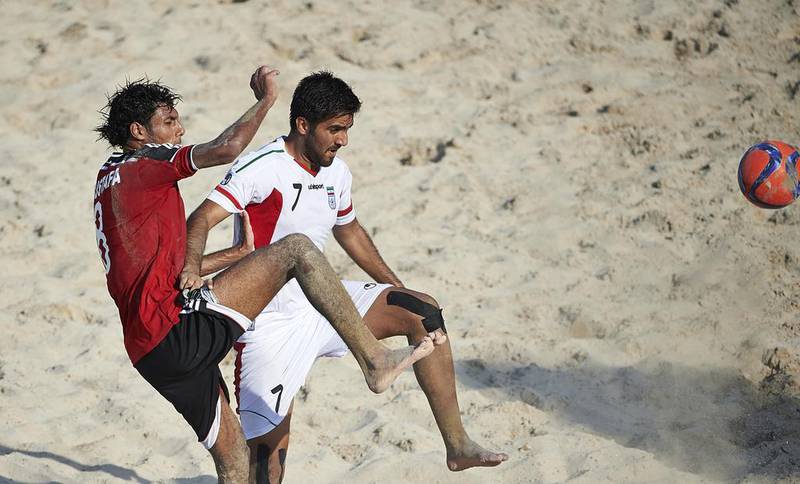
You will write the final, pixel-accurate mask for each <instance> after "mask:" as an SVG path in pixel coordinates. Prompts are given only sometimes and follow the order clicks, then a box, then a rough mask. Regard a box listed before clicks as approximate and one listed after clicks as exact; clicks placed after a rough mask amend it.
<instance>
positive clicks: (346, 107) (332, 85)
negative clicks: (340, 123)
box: [289, 71, 361, 131]
mask: <svg viewBox="0 0 800 484" xmlns="http://www.w3.org/2000/svg"><path fill="white" fill-rule="evenodd" d="M359 109H361V100H360V99H358V96H356V95H355V93H353V90H352V89H350V86H348V85H347V83H346V82H344V81H343V80H341V79H339V78H338V77H336V76H334V75H333V74H331V73H330V72H327V71H320V72H315V73H313V74H311V75H309V76H306V77H304V78H303V80H301V81H300V83H299V84H298V85H297V88H295V90H294V95H293V96H292V106H291V109H290V111H289V124H290V129H291V131H294V130H295V129H296V128H295V126H296V125H295V122H296V121H297V118H298V117H303V118H305V119H306V120H307V121H308V122H309V123H310V124H311V126H312V127H314V126H316V125H317V123H319V122H320V121H324V120H326V119H330V118H333V117H336V116H341V115H342V114H355V113H357V112H358V110H359Z"/></svg>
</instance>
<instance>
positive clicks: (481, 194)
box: [0, 0, 800, 484]
mask: <svg viewBox="0 0 800 484" xmlns="http://www.w3.org/2000/svg"><path fill="white" fill-rule="evenodd" d="M2 6H3V17H4V18H5V21H4V27H3V29H2V31H0V66H1V67H2V68H1V69H0V106H2V107H0V109H1V111H0V136H2V143H0V267H2V269H3V273H4V274H3V279H4V282H3V284H0V307H2V309H3V310H2V314H3V316H2V325H0V327H2V329H3V336H2V338H0V416H1V417H0V481H5V482H194V483H210V482H216V477H215V473H214V466H213V463H212V461H211V459H210V457H209V456H208V454H207V453H206V451H205V450H204V449H203V448H202V447H201V446H200V445H199V444H198V443H197V442H196V441H195V436H194V434H193V432H192V431H191V429H190V428H189V427H188V426H187V425H186V424H185V423H184V422H183V420H182V419H181V418H180V416H179V415H178V414H176V413H175V412H174V410H173V409H172V407H171V406H170V405H169V403H167V402H166V401H165V400H163V399H162V398H161V397H160V396H159V395H157V393H156V392H155V391H154V390H153V389H152V388H150V387H149V386H148V385H147V383H146V382H145V381H144V380H143V379H142V378H141V377H140V376H139V375H138V374H137V372H136V371H135V370H134V369H133V367H132V366H131V365H130V362H129V360H128V359H127V356H126V354H125V351H124V348H123V345H122V331H121V325H120V323H119V320H118V316H117V311H116V308H115V306H114V304H113V302H112V300H111V298H110V297H109V296H108V293H107V290H106V287H105V278H104V274H103V270H102V267H101V264H100V262H99V260H98V254H97V249H96V245H95V239H94V233H93V232H92V226H93V220H92V206H91V202H92V197H91V194H92V192H93V189H94V183H95V176H96V173H97V170H98V167H99V166H100V165H101V164H102V163H103V162H104V161H105V158H106V157H107V156H108V153H109V152H110V150H108V149H107V147H106V146H105V145H104V144H103V143H101V142H96V141H95V140H96V135H95V133H93V132H92V129H93V128H94V127H95V126H96V125H97V124H98V123H99V122H100V115H99V114H98V112H97V111H98V110H99V109H100V108H101V107H102V106H103V104H104V102H105V94H106V93H109V92H112V91H113V90H114V88H115V86H116V85H118V84H120V83H122V82H124V81H125V80H126V79H136V78H140V77H142V76H145V75H146V76H149V77H150V78H153V79H161V81H162V82H164V83H165V84H167V85H169V86H170V87H172V88H174V89H175V90H176V91H177V92H179V93H181V94H182V95H183V102H182V103H181V104H180V105H179V110H180V112H181V114H182V116H183V120H184V124H185V127H186V129H187V134H186V136H185V137H184V142H185V143H195V142H203V141H207V140H209V139H211V138H213V137H214V136H216V135H217V134H218V133H219V132H220V131H221V130H222V129H223V128H224V127H226V126H227V125H228V124H230V123H231V122H232V121H234V120H235V119H236V117H237V116H238V115H239V114H240V113H241V112H243V111H244V110H245V109H246V108H247V107H248V106H249V105H250V104H251V103H252V101H253V99H252V93H251V92H250V91H249V89H248V81H249V76H250V74H251V73H252V71H253V69H254V68H255V67H256V66H257V65H259V64H262V63H266V64H270V65H274V66H276V67H278V68H280V69H281V75H280V78H279V82H280V86H281V93H280V97H279V99H278V101H277V103H276V105H275V107H274V109H273V110H272V111H271V112H270V114H269V116H268V119H267V120H266V121H265V122H264V125H263V126H262V128H261V130H260V132H259V134H258V135H257V136H256V139H255V140H254V141H253V144H252V146H251V148H255V147H257V146H260V145H261V144H263V143H265V142H266V141H268V140H269V139H271V137H274V136H276V135H280V134H285V133H286V132H287V131H288V105H289V101H290V99H291V93H292V90H293V89H294V86H295V85H296V83H297V82H298V81H299V80H300V79H301V78H302V77H303V76H305V75H307V74H308V73H310V72H313V71H316V70H320V69H329V70H331V71H333V72H334V73H335V74H337V75H338V76H340V77H342V78H343V79H345V80H346V81H348V82H349V83H350V84H351V85H352V86H353V88H354V90H355V91H356V93H357V94H358V95H359V96H360V98H361V99H362V101H363V108H362V112H361V113H360V114H358V116H357V117H356V123H355V127H354V128H353V129H352V130H351V132H350V144H349V146H347V147H346V148H345V149H344V150H343V151H341V152H340V156H341V157H342V158H344V159H345V160H346V161H347V162H348V164H349V166H350V168H351V169H352V171H353V174H354V189H353V197H354V201H355V208H356V210H357V213H358V218H359V220H360V221H361V223H362V224H363V225H364V226H366V227H368V229H369V230H370V233H371V234H372V235H373V238H374V240H375V242H376V244H377V246H378V247H379V249H380V250H381V253H382V254H383V257H384V258H385V259H386V260H387V262H388V263H389V264H390V266H392V267H393V268H394V269H395V271H396V272H397V273H398V275H399V276H400V277H401V279H403V280H404V282H405V283H406V284H407V285H408V286H409V287H412V288H415V289H418V290H420V291H424V292H427V293H430V294H431V295H433V296H434V297H435V298H437V300H438V301H439V302H440V304H441V305H442V306H443V307H444V308H445V313H444V314H445V316H446V319H447V327H448V329H449V331H450V337H451V343H452V346H453V352H454V356H455V360H456V361H455V365H456V372H457V378H458V392H459V401H460V405H461V409H462V414H463V419H464V423H465V426H466V428H467V430H468V432H469V433H470V435H471V436H472V437H473V439H475V440H476V441H478V442H480V443H482V444H484V445H485V446H487V447H489V448H491V449H496V450H502V451H506V452H508V453H509V455H510V458H509V461H508V462H506V463H504V464H503V465H501V466H499V467H497V468H493V469H476V470H469V471H466V472H463V473H458V474H454V473H451V472H449V471H448V470H447V468H446V466H445V451H444V446H443V444H442V441H441V438H440V436H439V434H438V431H437V429H436V426H435V424H434V422H433V419H432V417H431V414H430V411H429V409H428V406H427V402H426V400H425V396H424V394H423V393H422V391H421V390H420V389H419V386H418V385H417V383H416V381H415V379H414V376H413V374H412V373H411V372H408V373H407V374H404V375H403V376H402V377H401V378H400V379H399V381H398V382H397V383H396V384H395V385H394V386H393V387H392V388H391V389H390V390H389V391H387V392H386V393H385V394H382V395H373V394H371V393H369V391H368V390H367V388H366V386H365V385H364V383H363V380H362V379H361V376H360V374H359V371H358V368H357V366H356V364H355V362H354V360H353V359H352V357H349V356H348V357H346V358H343V359H335V360H323V361H320V362H318V363H317V364H316V365H315V368H314V369H313V371H312V373H311V375H310V377H309V379H308V381H307V384H306V386H305V388H304V390H303V391H302V392H301V393H300V394H299V395H298V398H296V399H295V403H294V405H295V406H294V418H293V422H292V442H291V446H290V449H289V454H288V464H287V465H288V468H287V471H286V480H285V482H289V483H292V482H297V483H300V482H315V483H319V484H321V483H327V482H332V483H333V482H344V481H347V482H359V483H362V482H363V483H368V482H380V483H393V482H403V483H409V482H418V483H423V482H425V483H488V482H498V483H527V482H547V483H554V482H566V481H570V482H582V483H597V482H614V483H625V482H631V483H632V482H681V483H687V482H732V481H733V482H738V481H744V482H753V483H762V482H763V483H767V482H775V481H785V482H796V481H800V400H798V395H800V393H799V392H798V384H797V380H796V378H798V377H800V376H799V375H800V362H799V360H798V354H800V346H799V344H800V323H798V317H797V310H798V303H796V302H795V300H797V299H798V295H799V294H800V247H799V246H798V244H797V240H798V233H799V231H800V212H798V210H800V208H798V207H789V208H786V209H783V210H779V211H766V210H761V209H758V208H756V207H754V206H752V205H750V204H749V203H748V202H746V201H745V199H744V198H743V197H742V196H741V194H740V193H739V189H738V186H737V181H736V167H737V163H738V160H739V157H740V156H741V154H742V153H743V152H744V150H745V149H746V148H747V147H748V146H749V145H751V144H753V143H755V142H757V141H760V140H763V139H780V140H784V141H787V142H789V143H793V144H797V143H800V4H798V2H793V1H791V0H789V1H784V0H780V1H778V0H768V1H760V2H757V1H754V0H741V1H740V0H725V1H716V0H715V1H712V0H703V1H691V0H687V1H682V2H655V1H647V0H642V1H621V0H617V1H600V2H581V1H576V0H570V1H561V2H559V1H536V2H533V1H531V2H526V1H511V2H503V1H494V0H477V1H466V0H458V1H455V0H454V1H447V2H434V1H429V0H416V1H410V2H391V3H390V2H385V3H384V2H375V1H367V2H356V1H351V0H347V1H342V2H319V1H313V0H309V1H305V2H290V1H277V2H267V1H256V0H250V1H246V2H242V3H230V2H199V1H197V2H170V5H168V4H167V3H166V2H156V1H131V2H112V1H101V0H96V1H89V0H87V1H82V2H77V1H75V2H73V1H47V2H45V1H40V0H32V1H28V2H11V1H6V2H2ZM224 172H225V168H224V167H220V168H216V169H210V170H206V171H204V172H202V173H199V174H198V175H196V176H194V177H193V178H191V179H190V180H187V181H184V182H181V191H182V193H183V196H184V199H185V201H186V206H187V209H188V210H191V209H193V208H194V207H196V206H197V205H198V204H199V203H200V201H202V200H203V198H204V197H205V195H206V194H207V193H208V192H209V190H210V189H211V188H212V187H213V186H214V185H215V184H216V183H217V182H218V181H219V180H220V179H221V178H222V176H223V174H224ZM230 231H231V226H230V222H226V223H225V224H223V225H222V226H221V227H220V228H218V229H215V230H214V231H213V233H212V237H211V242H210V246H211V248H222V247H225V246H226V244H227V243H228V242H229V240H230ZM335 245H336V244H335V243H333V244H331V245H330V246H329V248H328V251H327V254H328V256H329V259H330V260H331V262H332V264H333V265H334V267H335V268H336V269H337V270H338V271H339V272H340V274H341V275H342V277H343V278H350V279H363V278H365V277H366V276H365V275H364V274H363V273H362V272H361V271H360V270H359V269H358V268H357V267H356V266H355V265H354V264H353V263H352V262H350V261H349V260H348V259H347V257H346V256H345V255H344V253H343V252H342V251H341V250H340V249H339V248H338V247H335ZM398 344H399V342H398ZM223 371H224V374H225V375H226V379H227V380H228V383H229V384H232V376H231V375H232V358H229V359H228V360H226V362H225V365H224V368H223Z"/></svg>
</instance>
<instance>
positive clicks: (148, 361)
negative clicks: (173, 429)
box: [134, 310, 244, 442]
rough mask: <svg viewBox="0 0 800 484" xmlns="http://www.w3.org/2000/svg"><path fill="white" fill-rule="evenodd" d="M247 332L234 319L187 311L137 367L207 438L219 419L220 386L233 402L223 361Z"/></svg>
mask: <svg viewBox="0 0 800 484" xmlns="http://www.w3.org/2000/svg"><path fill="white" fill-rule="evenodd" d="M243 332H244V330H243V329H242V327H241V326H239V325H238V324H236V323H235V322H234V321H232V320H230V319H228V318H227V317H225V316H223V315H221V314H218V313H215V312H213V311H210V310H207V311H204V312H199V311H194V312H191V313H185V314H181V315H180V321H179V322H178V324H176V325H175V326H173V327H172V329H171V330H170V332H169V333H167V336H166V337H165V338H164V339H163V340H162V341H161V343H159V344H158V346H156V347H155V348H153V350H152V351H151V352H150V353H148V354H146V355H145V356H144V357H143V358H142V359H141V360H139V361H138V362H137V363H136V365H134V367H135V368H136V370H137V371H138V372H139V374H141V375H142V376H143V377H144V379H145V380H147V382H148V383H150V385H152V386H153V388H155V389H156V390H158V393H160V394H161V395H162V396H163V397H164V398H166V399H167V400H168V401H169V402H170V403H171V404H172V405H173V406H174V407H175V410H177V411H178V413H180V414H181V415H183V418H184V419H186V421H187V422H188V423H189V425H190V426H191V427H192V428H193V429H194V431H195V433H196V434H197V438H198V440H200V441H201V442H202V441H203V440H205V439H206V436H208V433H209V431H210V430H211V426H212V425H213V423H214V418H215V417H216V409H217V401H218V399H219V390H220V388H222V391H223V392H224V394H225V398H226V399H228V400H230V397H229V396H228V388H227V387H226V386H225V381H224V380H223V379H222V373H221V372H220V370H219V362H220V361H222V359H223V358H225V355H227V354H228V351H230V349H231V347H232V346H233V343H234V341H236V340H237V339H238V338H239V336H241V335H242V333H243Z"/></svg>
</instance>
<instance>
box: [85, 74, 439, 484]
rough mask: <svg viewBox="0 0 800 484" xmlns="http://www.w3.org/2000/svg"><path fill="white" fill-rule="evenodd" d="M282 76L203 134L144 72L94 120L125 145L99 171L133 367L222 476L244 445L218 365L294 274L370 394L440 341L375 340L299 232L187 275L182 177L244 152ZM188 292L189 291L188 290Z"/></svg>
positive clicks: (241, 462)
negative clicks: (203, 138) (214, 133)
mask: <svg viewBox="0 0 800 484" xmlns="http://www.w3.org/2000/svg"><path fill="white" fill-rule="evenodd" d="M277 75H278V71H277V70H275V69H270V68H268V67H266V66H261V67H259V68H258V70H256V72H255V73H253V75H252V77H251V79H250V87H251V88H252V90H253V93H254V94H255V96H256V99H257V102H256V103H255V105H253V106H252V107H251V108H250V109H248V110H247V112H245V113H244V115H242V117H241V118H239V120H238V121H236V122H235V123H234V124H232V125H231V126H230V127H228V128H227V129H226V130H225V131H223V132H222V133H221V134H220V135H219V136H218V137H217V138H215V139H214V140H212V141H210V142H207V143H203V144H198V145H194V146H183V147H182V146H180V142H181V138H182V136H183V134H184V129H183V126H182V124H181V121H180V116H179V115H178V112H177V111H176V109H175V103H176V102H177V101H178V100H179V99H180V97H179V96H177V95H176V94H174V93H173V92H172V91H171V90H170V89H169V88H167V87H166V86H163V85H162V84H159V83H158V82H150V81H147V80H142V81H136V82H129V83H127V84H126V85H125V86H123V87H121V88H120V89H119V90H118V91H117V92H116V93H114V94H113V95H112V96H110V98H109V102H108V106H107V112H106V113H105V120H104V123H103V124H102V125H101V126H99V127H98V128H97V131H98V132H99V133H100V137H101V138H104V139H106V140H107V141H108V142H109V143H110V144H111V145H112V146H117V147H120V148H122V151H121V152H119V153H114V154H113V155H112V156H111V157H110V158H109V160H108V161H107V162H106V163H105V164H104V165H103V166H102V167H101V168H100V171H99V173H98V175H97V184H96V186H95V191H94V213H95V228H96V236H97V245H98V249H99V250H100V257H101V260H102V262H103V266H104V268H105V271H106V278H107V283H108V290H109V293H110V294H111V296H112V298H113V299H114V302H115V303H116V304H117V307H118V309H119V314H120V319H121V321H122V327H123V334H124V341H125V348H126V350H127V352H128V355H129V357H130V359H131V362H132V363H133V365H134V367H135V368H136V369H137V371H139V373H140V374H141V375H142V376H143V377H144V378H145V379H146V380H147V381H148V382H149V383H150V384H151V385H152V386H153V387H154V388H155V389H156V390H158V392H159V393H161V395H162V396H164V397H165V398H166V399H167V400H168V401H169V402H170V403H172V404H173V406H174V407H175V408H176V410H177V411H178V412H179V413H181V415H183V417H184V418H185V419H186V421H187V422H188V423H189V424H190V425H191V426H192V428H193V429H194V430H195V432H196V433H197V436H198V439H199V440H200V441H202V442H203V444H204V445H205V447H206V448H207V449H209V451H210V453H211V455H212V456H213V458H214V462H215V464H216V467H217V473H218V476H219V479H220V482H243V481H245V480H247V478H248V450H247V446H246V445H245V442H244V438H243V436H242V432H241V429H240V427H239V425H238V423H237V421H236V417H235V416H234V414H233V412H232V411H231V409H230V407H229V406H228V405H227V399H228V395H227V389H226V388H225V384H224V381H223V380H222V377H221V374H220V371H219V366H218V364H219V362H220V361H221V360H222V358H224V356H225V355H226V354H227V353H228V351H229V350H230V348H231V346H232V344H233V342H234V341H235V340H236V339H237V338H238V337H239V336H241V335H242V334H243V333H244V332H245V331H246V330H247V329H249V328H250V327H251V325H252V320H253V319H254V318H255V317H256V315H258V313H259V312H260V311H261V310H262V309H263V308H264V306H266V304H267V303H268V302H269V301H270V300H271V299H272V297H273V296H274V295H275V294H276V293H277V292H278V290H279V289H280V288H281V287H282V286H283V285H284V284H285V283H286V282H287V280H289V279H291V278H296V279H297V280H298V282H299V283H300V285H301V286H302V287H303V289H304V291H305V292H306V293H307V295H308V297H309V300H310V301H312V303H313V304H314V306H315V307H316V308H317V309H318V310H319V311H320V312H321V313H323V314H325V315H326V316H327V317H328V319H329V320H330V321H331V322H332V323H334V327H335V328H336V329H337V331H338V332H339V334H340V335H341V336H342V338H343V339H344V340H345V341H347V343H348V345H349V346H350V348H351V350H353V351H354V353H356V354H357V356H356V358H357V361H358V362H359V364H360V365H361V368H362V369H363V371H364V375H365V378H366V380H367V383H368V385H369V387H370V388H371V389H373V390H374V391H383V390H385V389H386V388H387V387H388V386H389V385H390V384H391V382H392V381H393V380H394V379H395V378H396V377H397V376H398V375H399V373H400V372H401V371H402V370H404V369H405V368H407V367H408V366H410V365H411V364H413V363H414V362H415V361H417V360H419V359H420V358H423V357H425V356H427V355H428V354H429V353H430V352H431V351H432V350H433V342H432V341H431V339H430V338H427V339H426V340H424V341H423V342H422V343H421V344H419V345H418V346H416V347H407V348H403V349H401V350H395V351H391V350H389V349H387V348H386V347H385V346H383V345H381V344H380V343H378V341H377V340H376V339H375V338H374V336H372V334H371V333H370V332H369V331H368V330H367V329H366V327H365V326H364V324H363V322H362V320H361V318H360V317H359V314H358V312H357V311H356V309H355V307H354V306H353V304H352V301H351V300H350V298H349V297H348V295H347V293H346V292H345V290H344V288H343V287H342V285H341V283H340V282H339V280H338V278H337V277H336V275H335V274H334V272H333V270H332V269H331V267H330V265H329V264H328V262H327V260H326V259H325V258H324V256H323V255H322V254H321V253H320V252H319V250H317V249H316V248H315V247H314V245H313V243H311V242H310V241H309V240H308V238H307V237H305V236H302V235H296V234H295V235H289V236H287V237H285V238H284V239H283V240H282V241H280V242H279V243H277V244H273V245H272V246H270V247H269V248H265V249H259V250H253V247H252V240H251V241H250V242H247V240H245V243H243V244H241V245H239V246H237V247H232V248H230V249H226V250H223V251H219V252H217V253H214V254H211V255H209V256H207V257H204V258H203V260H202V265H201V271H200V272H201V274H203V275H205V274H210V273H212V272H215V271H217V270H219V269H221V268H223V267H226V266H229V265H230V264H231V263H232V262H233V261H237V260H238V262H236V263H235V264H233V265H231V266H230V267H229V268H228V269H227V270H225V271H224V272H222V273H221V274H219V275H218V276H217V277H216V278H215V280H214V287H213V290H212V288H210V287H207V286H203V281H202V280H201V279H200V278H199V275H198V274H186V273H182V268H183V266H184V257H185V253H186V224H185V212H184V206H183V200H182V199H181V196H180V192H179V190H178V185H177V182H178V180H181V179H183V178H186V177H189V176H191V175H193V174H194V173H195V172H196V171H197V169H199V168H206V167H211V166H216V165H220V164H224V163H230V162H232V161H233V160H234V159H235V158H236V157H237V156H238V155H239V154H240V153H241V152H242V150H243V149H244V148H245V147H246V146H247V145H248V143H250V141H251V140H252V138H253V136H254V135H255V133H256V131H257V130H258V127H259V126H260V124H261V122H262V121H263V119H264V117H265V116H266V114H267V112H268V111H269V109H270V108H271V107H272V105H273V103H274V102H275V99H276V97H277V84H276V81H275V77H276V76H277ZM243 253H247V255H246V256H244V257H243V258H242V254H243ZM181 289H189V290H193V291H192V292H191V293H188V295H187V296H186V297H184V296H183V295H182V294H181V292H180V290H181ZM222 397H225V399H226V401H225V404H223V402H222Z"/></svg>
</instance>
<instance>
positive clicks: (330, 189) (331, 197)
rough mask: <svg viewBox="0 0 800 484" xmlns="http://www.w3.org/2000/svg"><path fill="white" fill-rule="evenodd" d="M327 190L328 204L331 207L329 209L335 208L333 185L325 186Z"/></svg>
mask: <svg viewBox="0 0 800 484" xmlns="http://www.w3.org/2000/svg"><path fill="white" fill-rule="evenodd" d="M325 189H326V190H327V191H328V206H329V207H331V210H336V192H334V191H333V187H325Z"/></svg>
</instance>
